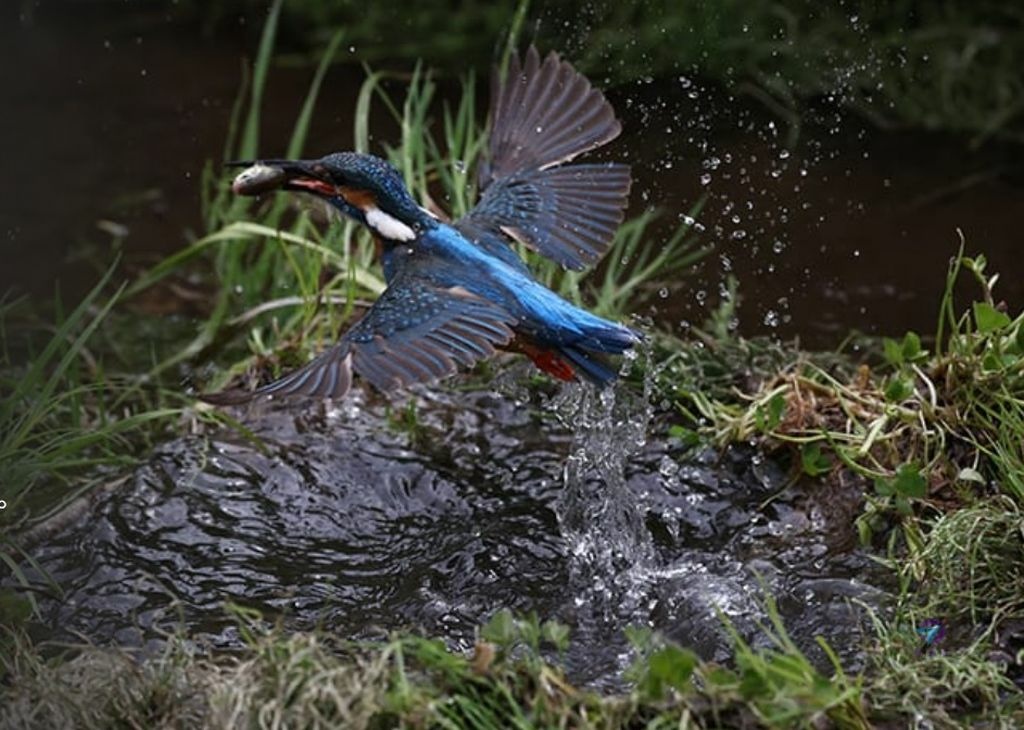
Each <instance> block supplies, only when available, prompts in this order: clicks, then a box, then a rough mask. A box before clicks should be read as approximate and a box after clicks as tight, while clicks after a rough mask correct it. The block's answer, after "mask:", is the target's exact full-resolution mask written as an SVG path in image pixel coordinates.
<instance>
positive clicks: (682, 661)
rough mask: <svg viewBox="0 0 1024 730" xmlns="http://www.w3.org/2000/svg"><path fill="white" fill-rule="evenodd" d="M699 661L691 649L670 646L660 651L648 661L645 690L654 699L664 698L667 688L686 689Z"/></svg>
mask: <svg viewBox="0 0 1024 730" xmlns="http://www.w3.org/2000/svg"><path fill="white" fill-rule="evenodd" d="M698 663H699V659H698V658H697V655H696V654H694V653H693V652H692V651H690V650H689V649H683V648H681V647H678V646H673V645H669V646H666V647H662V648H661V649H658V650H657V651H656V652H654V653H653V654H651V656H650V658H649V659H648V660H647V675H646V677H645V678H644V689H645V690H646V691H647V693H648V694H649V695H650V696H652V697H662V696H664V694H665V688H666V687H672V688H673V689H677V690H684V689H686V687H687V685H688V684H689V682H690V677H691V676H693V670H694V669H696V668H697V664H698Z"/></svg>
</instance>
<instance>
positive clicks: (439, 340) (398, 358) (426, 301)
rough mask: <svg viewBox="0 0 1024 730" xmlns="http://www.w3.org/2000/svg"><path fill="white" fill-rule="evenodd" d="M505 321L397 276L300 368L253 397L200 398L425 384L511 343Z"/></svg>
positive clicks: (478, 303)
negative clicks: (355, 378) (355, 383)
mask: <svg viewBox="0 0 1024 730" xmlns="http://www.w3.org/2000/svg"><path fill="white" fill-rule="evenodd" d="M513 322H514V318H513V317H512V316H511V315H509V314H508V312H506V311H505V310H504V309H503V308H502V307H499V306H498V305H496V304H493V303H491V302H489V301H487V300H485V299H481V298H480V297H477V296H476V295H474V294H471V293H470V292H468V291H466V290H464V289H461V288H459V287H452V288H444V287H440V286H437V285H435V284H433V283H431V282H429V281H427V280H425V279H422V278H420V277H416V276H410V275H404V276H399V277H397V278H396V280H395V281H393V282H392V285H391V286H390V287H389V288H388V289H387V290H386V291H385V292H384V293H383V294H381V296H380V298H379V299H377V301H376V302H375V303H374V305H373V306H372V307H371V308H370V310H369V311H368V312H367V313H366V314H365V315H363V317H362V319H360V320H359V321H358V322H357V323H356V324H355V325H353V326H352V327H351V328H350V329H349V330H348V331H347V332H346V333H345V334H344V336H342V338H341V340H340V341H339V342H338V344H336V345H334V346H333V347H331V348H330V349H328V350H326V351H325V352H323V353H321V354H320V355H319V356H318V357H317V358H316V359H314V360H312V361H311V362H310V363H309V364H308V365H305V366H304V367H301V368H299V369H298V370H296V371H294V372H292V373H289V374H288V375H286V376H284V377H283V378H281V379H280V380H276V381H274V382H273V383H270V384H268V385H264V386H263V387H261V388H257V389H256V390H254V391H243V390H237V389H236V390H226V391H222V392H220V393H211V394H208V395H204V396H202V399H203V400H204V401H206V402H208V403H213V404H215V405H234V404H238V403H245V402H247V401H250V400H252V399H253V398H257V397H259V396H274V397H283V396H302V397H317V398H341V397H342V396H344V395H345V394H346V393H347V392H348V390H349V388H350V387H351V385H352V373H353V372H355V373H357V374H358V375H360V376H361V377H364V378H366V379H367V380H369V381H370V382H371V383H372V384H373V385H374V386H375V387H376V388H377V389H379V390H383V391H388V390H392V389H395V388H400V387H403V386H407V385H412V384H413V383H425V382H429V381H432V380H437V379H438V378H442V377H445V376H446V375H451V374H452V373H454V372H455V370H456V366H457V365H459V364H462V365H471V364H473V363H475V362H477V361H478V360H482V359H484V358H487V357H490V356H491V355H493V354H494V348H495V346H499V345H505V344H507V343H508V342H509V341H510V340H511V339H512V334H513V333H512V330H511V329H510V328H509V325H510V324H512V323H513Z"/></svg>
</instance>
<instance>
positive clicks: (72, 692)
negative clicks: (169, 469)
mask: <svg viewBox="0 0 1024 730" xmlns="http://www.w3.org/2000/svg"><path fill="white" fill-rule="evenodd" d="M768 609H769V616H770V617H771V621H772V624H773V628H771V629H766V631H768V633H769V635H770V636H771V638H772V641H773V642H774V646H773V648H771V649H766V650H759V651H755V650H753V649H751V647H750V646H749V645H747V644H746V643H745V642H744V641H743V640H742V639H741V638H739V636H738V635H736V634H735V632H733V634H734V644H735V650H736V657H737V661H736V667H735V669H730V668H727V667H723V666H720V665H717V664H714V663H708V662H704V661H701V660H700V659H699V658H698V657H697V656H696V655H695V654H693V653H692V652H690V651H689V650H686V649H683V648H681V647H678V646H675V645H672V644H666V643H664V642H662V641H660V640H659V639H658V638H657V637H655V636H653V635H651V634H649V633H646V632H640V631H634V632H632V638H633V640H634V642H635V643H636V644H637V647H638V650H639V652H640V653H639V655H638V658H637V661H636V662H635V664H634V666H633V668H632V670H631V674H630V676H631V677H632V679H633V681H634V685H633V687H632V689H630V690H628V691H626V692H623V693H619V694H609V695H605V696H602V695H599V694H597V693H595V692H593V691H590V690H587V689H584V688H581V687H578V686H576V685H574V684H573V683H572V682H571V681H570V680H569V679H568V677H567V676H566V674H565V672H564V670H563V669H562V668H561V664H560V661H559V660H557V659H552V658H551V656H552V653H554V654H556V655H558V656H563V655H564V653H565V652H567V651H568V650H569V646H570V637H569V632H568V630H567V629H566V627H564V626H562V625H560V624H558V623H555V622H550V621H549V622H544V623H541V622H540V621H539V620H538V619H537V618H536V617H535V616H526V617H516V616H513V615H512V614H510V613H508V612H506V611H503V612H499V613H498V614H496V615H495V616H494V618H493V619H492V620H491V621H490V622H489V623H488V624H487V625H485V626H483V627H481V629H480V636H479V639H478V641H477V643H476V646H475V648H474V649H473V651H472V652H471V653H463V652H460V651H453V650H451V649H449V648H448V647H446V646H445V645H444V643H443V642H441V641H439V640H436V639H427V638H423V637H419V636H415V635H413V634H409V633H402V634H398V635H395V636H392V637H391V638H389V639H388V640H386V641H382V642H377V643H371V644H366V643H355V642H351V641H344V640H340V639H338V638H336V637H333V636H331V635H330V634H328V633H325V632H313V633H297V634H287V633H285V632H283V631H281V630H279V629H266V628H264V625H263V623H262V621H261V619H260V617H259V615H258V614H255V613H253V612H250V611H245V610H241V609H235V612H236V615H237V616H238V618H239V620H240V629H241V634H242V636H243V637H244V638H245V640H246V647H245V648H244V650H242V651H241V652H238V653H235V654H234V655H225V654H221V655H218V656H205V655H200V654H198V653H197V652H196V651H195V650H194V649H190V648H189V646H188V644H187V643H186V642H182V641H180V640H177V639H175V640H172V641H169V642H168V643H167V644H166V646H165V648H164V650H163V652H162V654H160V655H159V656H157V657H152V658H149V659H144V660H143V659H138V658H135V657H132V656H130V655H129V654H127V653H125V652H122V651H117V650H101V649H95V648H81V649H79V650H78V653H77V655H76V656H74V657H73V658H69V659H67V660H65V661H63V662H44V661H42V660H41V659H40V657H39V655H38V653H37V652H36V651H35V648H34V647H32V646H30V645H28V644H26V643H23V642H22V643H19V644H18V645H17V647H16V650H15V651H14V652H13V653H12V654H11V655H10V656H8V658H6V659H5V660H4V663H3V665H2V670H3V672H4V673H5V674H6V678H5V682H4V684H3V685H2V686H0V700H2V702H0V707H3V708H4V709H3V710H0V712H2V713H3V714H2V715H0V721H3V722H5V724H6V725H7V726H11V727H18V726H32V725H34V726H43V725H45V726H48V727H80V728H94V727H107V726H110V724H111V723H120V724H123V725H127V726H133V727H207V728H227V727H282V728H284V727H296V728H298V727H301V728H333V727H346V728H370V727H396V726H397V727H439V728H466V727H470V728H480V729H481V730H483V729H486V728H494V729H497V728H507V727H521V728H548V727H599V728H608V729H609V730H614V729H615V728H632V727H648V728H668V727H678V726H679V724H680V722H683V724H684V726H688V727H697V728H703V727H720V726H723V724H725V725H729V726H734V725H737V724H740V725H743V726H751V727H754V726H760V727H786V726H812V725H813V726H817V725H818V724H820V723H822V722H831V723H833V724H834V726H836V727H843V728H864V727H868V725H867V720H866V714H865V710H864V708H863V706H862V699H861V695H860V685H859V680H851V679H849V678H847V677H846V676H845V675H844V674H843V673H842V670H841V669H839V668H838V664H836V665H835V673H834V674H833V676H832V677H831V678H830V677H827V676H825V675H823V674H822V673H821V672H819V671H818V670H817V669H815V668H814V667H813V666H812V665H811V663H810V662H809V661H808V660H807V658H806V657H805V656H804V655H803V654H802V653H801V652H800V651H799V649H798V648H797V647H796V646H795V645H794V644H793V643H792V641H791V640H790V639H789V638H788V636H787V634H786V632H785V629H784V628H783V627H782V624H781V621H780V619H779V617H778V612H777V611H776V610H775V608H774V605H773V604H771V603H769V605H768ZM822 646H823V647H824V648H826V649H827V645H824V644H823V645H822Z"/></svg>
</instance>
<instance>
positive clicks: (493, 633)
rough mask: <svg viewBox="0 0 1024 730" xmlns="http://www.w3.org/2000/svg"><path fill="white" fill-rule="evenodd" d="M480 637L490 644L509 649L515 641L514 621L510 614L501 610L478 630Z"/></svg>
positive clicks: (505, 609) (505, 610)
mask: <svg viewBox="0 0 1024 730" xmlns="http://www.w3.org/2000/svg"><path fill="white" fill-rule="evenodd" d="M480 636H482V637H483V638H484V639H486V640H487V641H489V642H491V643H492V644H497V645H498V646H501V647H506V648H507V647H509V646H511V645H512V644H513V643H514V642H515V640H516V620H515V618H514V617H513V616H512V612H511V611H509V610H508V609H507V608H503V609H501V610H500V611H498V612H497V613H496V614H494V615H493V616H492V617H491V620H490V621H488V622H487V623H486V624H484V626H483V627H482V628H481V629H480Z"/></svg>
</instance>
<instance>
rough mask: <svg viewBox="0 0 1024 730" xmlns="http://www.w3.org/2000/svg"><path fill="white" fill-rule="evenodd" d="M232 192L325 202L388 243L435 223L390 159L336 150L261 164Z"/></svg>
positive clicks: (252, 164) (241, 176)
mask: <svg viewBox="0 0 1024 730" xmlns="http://www.w3.org/2000/svg"><path fill="white" fill-rule="evenodd" d="M228 164H229V165H230V166H233V167H241V166H245V168H246V169H244V170H243V171H242V172H241V173H239V175H238V177H236V178H235V181H234V183H232V185H231V189H232V190H233V191H234V192H235V193H237V194H239V195H261V194H262V193H266V192H270V191H272V190H291V191H297V192H303V193H309V194H312V195H315V196H316V197H318V198H321V199H323V200H325V201H327V202H328V203H330V204H331V205H333V206H334V207H336V208H338V209H339V210H340V211H341V212H342V213H344V214H345V215H348V216H349V217H351V218H354V219H355V220H357V221H359V222H360V223H363V224H364V225H366V226H367V227H368V228H370V229H371V230H372V231H373V233H374V234H376V235H377V236H379V237H380V238H382V239H384V240H386V241H397V242H402V241H411V240H413V239H415V238H416V237H417V236H418V235H419V233H420V232H421V231H422V230H423V229H424V228H425V227H429V226H431V225H433V224H434V219H433V218H432V217H431V216H430V214H429V213H427V212H426V211H425V210H423V209H422V208H420V207H419V206H418V205H417V204H416V201H415V200H413V198H412V196H411V195H410V194H409V191H408V190H407V189H406V187H405V183H404V181H403V180H402V176H401V175H400V174H399V172H398V170H396V169H395V168H394V167H393V166H392V165H391V164H389V163H388V162H387V161H385V160H382V159H380V158H379V157H374V156H373V155H365V154H361V153H358V152H336V153H334V154H331V155H327V156H326V157H321V158H320V159H319V160H255V161H246V162H231V163H228Z"/></svg>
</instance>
